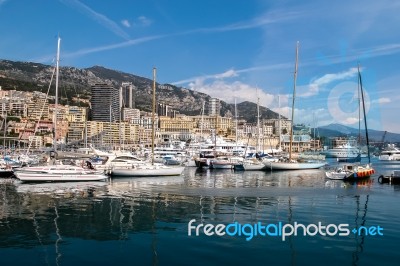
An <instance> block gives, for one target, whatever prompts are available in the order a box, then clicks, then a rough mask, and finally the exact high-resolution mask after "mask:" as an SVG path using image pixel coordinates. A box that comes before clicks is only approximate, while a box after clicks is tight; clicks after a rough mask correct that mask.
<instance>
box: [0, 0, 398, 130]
mask: <svg viewBox="0 0 400 266" xmlns="http://www.w3.org/2000/svg"><path fill="white" fill-rule="evenodd" d="M399 13H400V2H398V1H390V0H381V1H375V0H364V1H349V0H347V1H342V0H338V1H318V0H310V1H296V0H288V1H275V0H264V1H262V0H259V1H256V0H237V1H232V0H230V1H227V0H219V1H216V0H202V1H185V0H168V1H167V0H158V1H151V0H147V1H144V0H143V1H115V0H113V1H111V0H103V1H96V0H80V1H77V0H40V1H31V0H0V33H1V41H0V59H9V60H17V61H33V62H39V63H44V64H54V57H55V54H56V43H57V35H58V34H59V35H60V36H61V39H62V42H61V65H62V66H73V67H78V68H86V67H91V66H93V65H101V66H104V67H107V68H111V69H115V70H120V71H123V72H127V73H132V74H135V75H139V76H143V77H148V78H151V77H152V68H153V67H154V66H155V67H157V81H158V82H160V83H171V84H175V85H178V86H182V87H185V88H188V89H192V90H197V91H201V92H205V93H207V94H209V95H211V96H213V97H217V98H220V99H222V100H224V101H227V102H230V103H233V102H234V99H235V98H236V99H237V101H238V102H241V101H244V100H248V101H253V102H256V101H257V98H258V97H259V99H260V104H261V105H263V106H266V107H268V108H271V109H272V110H274V111H277V112H281V113H282V114H283V115H285V116H287V117H290V110H291V97H292V93H293V73H294V64H295V49H296V43H297V42H299V60H298V62H299V64H298V77H297V86H296V101H295V117H294V121H295V123H305V124H310V125H312V126H314V125H317V126H322V125H326V124H329V123H341V124H345V125H349V126H354V127H357V126H358V111H357V108H358V107H357V106H358V104H357V97H358V96H357V92H356V91H357V64H358V63H359V64H360V68H361V73H362V77H363V87H364V89H365V91H366V93H367V100H368V101H367V106H368V115H367V116H368V126H369V128H373V129H378V130H388V131H390V132H398V133H400V123H399V122H400V119H399V118H398V117H397V112H400V107H399V106H398V105H397V104H398V103H399V102H400V94H399V93H398V84H400V75H399V71H400V35H399V34H398V33H399V28H400V16H399V15H398V14H399ZM278 95H280V97H279V98H280V103H281V104H280V107H279V105H278Z"/></svg>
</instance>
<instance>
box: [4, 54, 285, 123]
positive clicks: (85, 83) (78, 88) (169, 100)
mask: <svg viewBox="0 0 400 266" xmlns="http://www.w3.org/2000/svg"><path fill="white" fill-rule="evenodd" d="M53 72H54V67H53V66H49V65H43V64H38V63H32V62H15V61H9V60H0V86H1V87H2V89H4V90H10V89H15V90H21V91H35V90H36V91H42V92H44V93H46V92H47V89H48V86H49V84H50V81H51V78H52V74H53ZM59 80H60V82H59V84H60V85H59V95H60V96H61V100H60V102H61V103H62V104H67V103H68V104H70V105H77V104H82V105H83V103H80V102H79V99H83V100H90V86H91V85H92V84H95V83H107V84H109V85H112V86H115V87H120V86H121V84H122V82H131V83H132V84H133V85H134V86H135V88H136V89H135V91H134V93H135V97H134V98H135V107H136V108H138V109H141V110H144V111H150V110H151V100H152V80H150V79H147V78H144V77H140V76H136V75H133V74H129V73H124V72H121V71H117V70H112V69H107V68H105V67H102V66H93V67H90V68H86V69H79V68H75V67H60V72H59ZM53 84H54V81H53ZM50 94H52V95H54V85H53V86H52V87H51V89H50ZM210 98H211V97H210V96H209V95H207V94H204V93H201V92H197V91H193V90H188V89H186V88H183V87H177V86H174V85H171V84H157V101H158V102H163V103H166V104H168V105H169V106H171V107H172V108H173V109H175V110H177V111H179V112H180V113H182V114H187V115H200V114H201V108H202V103H203V102H205V103H206V104H207V103H208V102H209V100H210ZM234 110H235V108H234V104H228V103H226V102H224V101H221V115H222V116H233V115H234ZM237 110H238V115H239V118H242V119H245V120H247V121H248V122H255V121H256V119H257V105H256V104H255V103H252V102H242V103H239V104H237ZM260 115H261V119H269V118H278V114H277V113H275V112H273V111H272V110H270V109H268V108H265V107H262V106H260Z"/></svg>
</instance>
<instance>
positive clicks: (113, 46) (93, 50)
mask: <svg viewBox="0 0 400 266" xmlns="http://www.w3.org/2000/svg"><path fill="white" fill-rule="evenodd" d="M164 37H165V36H164V35H156V36H148V37H143V38H138V39H133V40H129V41H126V42H122V43H117V44H111V45H106V46H99V47H93V48H86V49H81V50H78V51H75V52H66V53H63V54H62V56H61V57H62V58H71V57H76V56H83V55H87V54H92V53H98V52H102V51H107V50H113V49H118V48H123V47H127V46H132V45H136V44H140V43H144V42H148V41H151V40H156V39H161V38H164ZM53 58H54V55H51V56H50V55H47V56H44V57H41V58H36V59H32V61H34V62H39V63H45V62H49V61H50V60H52V59H53Z"/></svg>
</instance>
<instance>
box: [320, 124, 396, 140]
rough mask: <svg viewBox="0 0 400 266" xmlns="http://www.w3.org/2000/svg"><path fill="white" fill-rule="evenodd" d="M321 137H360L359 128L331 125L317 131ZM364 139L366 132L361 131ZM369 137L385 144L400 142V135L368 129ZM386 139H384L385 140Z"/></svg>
mask: <svg viewBox="0 0 400 266" xmlns="http://www.w3.org/2000/svg"><path fill="white" fill-rule="evenodd" d="M316 130H317V131H318V132H319V135H320V136H324V137H328V138H329V137H355V138H357V137H358V128H353V127H348V126H344V125H341V124H329V125H326V126H322V127H319V128H317V129H316ZM361 136H362V138H364V137H365V130H364V129H361ZM368 137H369V139H370V140H371V141H373V142H381V141H382V139H383V140H384V141H385V142H394V143H395V142H400V134H397V133H391V132H386V133H385V131H381V130H374V129H368ZM383 137H384V138H383Z"/></svg>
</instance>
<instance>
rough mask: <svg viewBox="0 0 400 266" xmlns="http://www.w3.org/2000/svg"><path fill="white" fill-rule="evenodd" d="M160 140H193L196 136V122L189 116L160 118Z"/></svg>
mask: <svg viewBox="0 0 400 266" xmlns="http://www.w3.org/2000/svg"><path fill="white" fill-rule="evenodd" d="M159 123H160V124H159V130H158V131H157V138H158V139H170V140H172V139H176V140H177V139H179V140H188V139H191V138H192V136H193V134H194V128H195V126H196V122H195V121H193V119H191V118H190V117H188V116H185V115H178V116H177V117H176V118H171V117H166V116H160V118H159Z"/></svg>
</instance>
